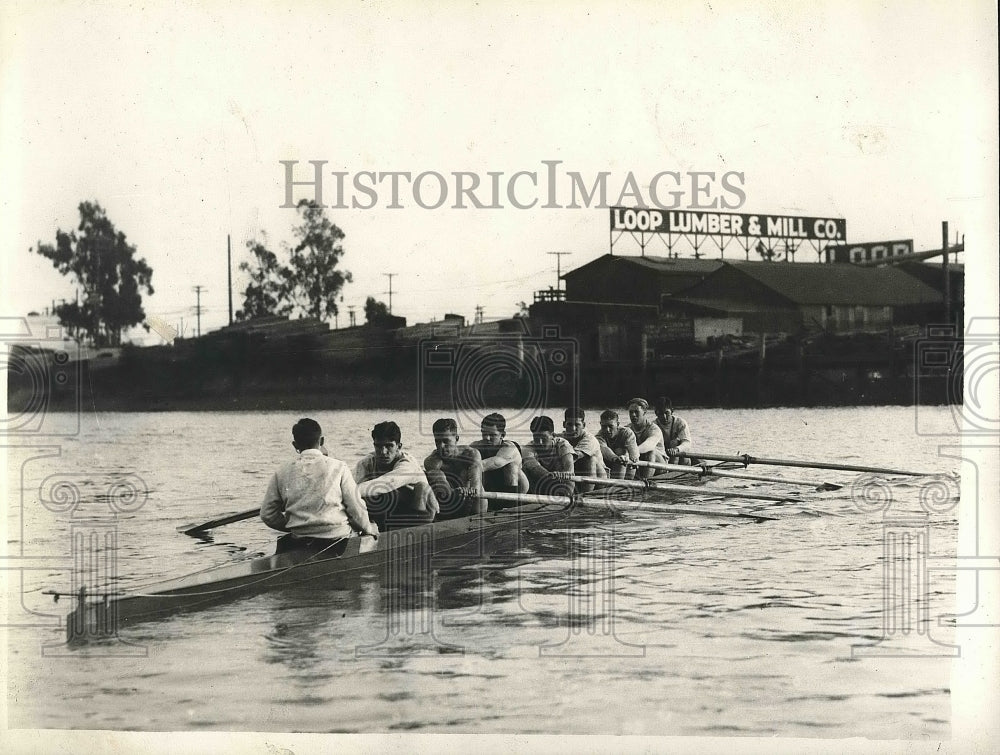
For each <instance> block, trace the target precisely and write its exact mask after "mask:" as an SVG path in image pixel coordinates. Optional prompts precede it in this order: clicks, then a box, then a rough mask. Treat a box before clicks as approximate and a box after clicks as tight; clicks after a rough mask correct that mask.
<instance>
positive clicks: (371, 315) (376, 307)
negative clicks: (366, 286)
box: [365, 296, 389, 324]
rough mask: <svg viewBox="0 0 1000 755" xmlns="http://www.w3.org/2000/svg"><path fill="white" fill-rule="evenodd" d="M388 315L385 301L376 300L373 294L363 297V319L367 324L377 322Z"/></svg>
mask: <svg viewBox="0 0 1000 755" xmlns="http://www.w3.org/2000/svg"><path fill="white" fill-rule="evenodd" d="M388 316H389V308H388V307H387V306H385V302H381V301H376V300H375V297H374V296H369V297H368V298H367V299H365V320H366V321H367V322H368V323H369V324H375V323H378V322H379V321H380V320H384V319H385V318H386V317H388Z"/></svg>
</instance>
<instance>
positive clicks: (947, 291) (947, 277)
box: [941, 220, 952, 325]
mask: <svg viewBox="0 0 1000 755" xmlns="http://www.w3.org/2000/svg"><path fill="white" fill-rule="evenodd" d="M941 251H942V252H944V255H943V256H942V257H941V273H942V275H943V277H944V282H943V283H944V321H945V322H946V323H948V324H949V325H951V324H952V323H951V274H950V273H951V271H950V270H949V269H948V221H947V220H944V221H942V222H941Z"/></svg>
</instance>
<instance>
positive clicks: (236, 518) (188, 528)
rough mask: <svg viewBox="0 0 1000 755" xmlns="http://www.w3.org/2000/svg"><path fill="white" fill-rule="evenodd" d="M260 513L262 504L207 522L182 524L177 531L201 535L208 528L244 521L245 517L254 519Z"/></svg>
mask: <svg viewBox="0 0 1000 755" xmlns="http://www.w3.org/2000/svg"><path fill="white" fill-rule="evenodd" d="M259 514H260V506H258V507H257V508H255V509H247V510H246V511H241V512H239V513H238V514H228V515H226V516H220V517H219V518H218V519H210V520H208V521H207V522H203V523H201V524H182V525H181V526H180V527H178V528H177V531H178V532H180V533H182V534H185V535H199V534H201V533H202V532H207V531H208V530H211V529H214V528H216V527H221V526H222V525H224V524H232V523H233V522H242V521H243V520H244V519H253V518H254V517H255V516H258V515H259Z"/></svg>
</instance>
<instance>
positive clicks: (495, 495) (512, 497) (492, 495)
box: [476, 490, 574, 504]
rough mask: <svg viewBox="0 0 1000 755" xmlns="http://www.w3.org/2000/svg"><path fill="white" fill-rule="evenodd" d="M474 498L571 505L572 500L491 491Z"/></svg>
mask: <svg viewBox="0 0 1000 755" xmlns="http://www.w3.org/2000/svg"><path fill="white" fill-rule="evenodd" d="M476 498H485V499H486V500H488V501H508V502H511V503H563V504H570V503H573V501H574V499H573V498H572V497H570V496H568V495H537V494H535V493H500V492H494V491H492V490H484V491H483V492H482V493H478V494H477V495H476Z"/></svg>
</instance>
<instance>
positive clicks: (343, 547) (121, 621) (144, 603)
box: [66, 504, 572, 643]
mask: <svg viewBox="0 0 1000 755" xmlns="http://www.w3.org/2000/svg"><path fill="white" fill-rule="evenodd" d="M571 509H572V506H566V505H551V504H548V505H546V504H537V505H526V506H517V507H514V508H508V509H503V510H501V511H496V512H489V513H486V514H480V515H476V516H470V517H463V518H461V519H453V520H446V521H442V522H435V523H433V524H426V525H420V526H416V527H407V528H405V529H399V530H393V531H390V532H385V533H383V534H381V535H380V536H379V537H378V539H375V538H371V537H351V538H346V539H344V540H341V541H338V542H337V543H336V544H335V545H333V546H331V547H330V548H329V549H327V550H326V551H324V552H322V553H318V554H317V553H310V552H306V551H299V550H293V551H288V552H285V553H279V554H275V555H273V556H264V557H261V558H254V559H248V560H246V561H240V562H238V563H235V564H227V565H224V566H219V567H213V568H210V569H206V570H204V571H201V572H197V573H195V574H191V575H187V576H184V577H179V578H177V579H172V580H167V581H164V582H159V583H156V584H153V585H147V586H145V587H144V588H143V589H142V591H141V592H139V591H136V592H134V593H128V594H122V595H89V596H88V595H82V596H80V599H79V601H78V604H77V606H76V608H75V609H74V610H73V612H72V613H70V614H69V616H68V617H67V619H66V639H67V641H68V642H71V643H72V642H77V641H79V640H81V639H87V638H92V637H110V636H115V635H117V634H118V633H119V632H120V631H121V630H122V629H124V628H127V627H129V626H131V625H133V624H137V623H139V622H143V621H149V620H152V619H158V618H163V617H165V616H169V615H172V614H176V613H180V612H185V611H193V610H199V609H202V608H208V607H210V606H213V605H217V604H220V603H223V602H229V601H231V600H236V599H239V598H244V597H249V596H252V595H256V594H259V593H262V592H267V591H269V590H274V589H278V588H282V587H289V586H295V585H306V584H308V585H316V586H317V587H329V586H332V585H337V584H341V583H346V582H348V581H349V580H350V579H351V578H352V577H353V576H356V575H358V574H361V573H364V572H371V571H372V570H373V569H375V568H377V567H379V566H385V567H386V568H398V566H399V564H400V563H401V562H408V561H423V562H428V560H429V559H435V560H438V561H439V560H440V559H441V558H442V557H448V556H449V555H455V556H459V555H462V554H468V553H472V554H476V553H485V552H486V549H487V548H488V547H489V544H490V543H489V541H490V540H492V539H493V538H495V537H496V536H499V535H501V534H509V533H511V532H515V533H519V532H521V531H523V530H526V529H528V528H531V527H539V526H545V525H550V524H554V523H556V522H559V521H561V520H563V519H565V518H566V517H567V516H568V515H569V513H570V511H571Z"/></svg>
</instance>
